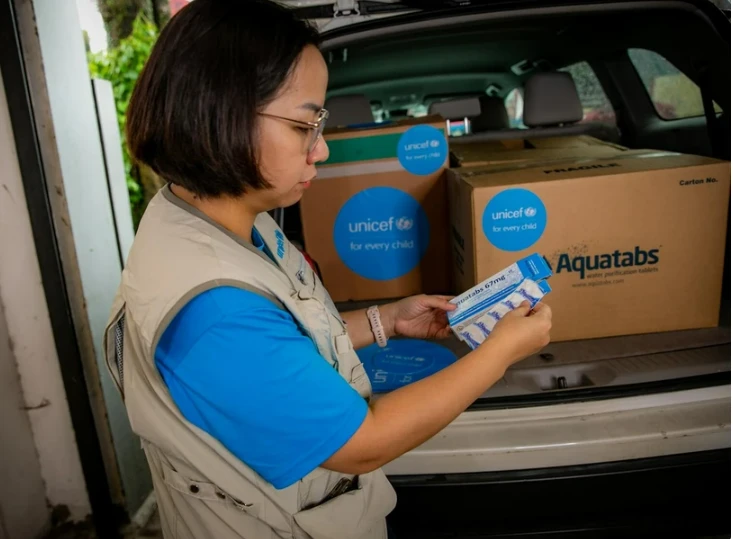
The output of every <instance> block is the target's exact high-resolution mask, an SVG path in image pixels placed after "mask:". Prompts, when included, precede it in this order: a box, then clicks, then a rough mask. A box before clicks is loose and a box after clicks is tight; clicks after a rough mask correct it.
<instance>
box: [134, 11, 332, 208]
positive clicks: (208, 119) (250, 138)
mask: <svg viewBox="0 0 733 539" xmlns="http://www.w3.org/2000/svg"><path fill="white" fill-rule="evenodd" d="M308 45H314V46H318V45H319V35H318V31H317V30H316V29H314V28H313V27H312V26H310V25H309V24H308V23H306V22H305V21H302V20H299V19H297V18H296V17H295V15H294V14H293V13H292V11H290V10H289V9H287V8H285V7H283V6H280V5H278V4H275V3H274V2H271V1H268V0H193V1H192V2H191V3H190V4H188V5H187V6H185V7H184V8H183V9H181V11H179V12H178V13H177V14H176V15H174V16H173V17H172V18H171V20H170V21H169V22H168V24H167V25H166V26H165V27H164V28H163V31H162V32H161V34H160V36H159V38H158V40H157V41H156V43H155V45H154V46H153V50H152V52H151V55H150V58H149V59H148V60H147V62H146V64H145V67H144V68H143V70H142V72H141V73H140V77H139V78H138V80H137V82H136V84H135V88H134V90H133V92H132V97H131V98H130V103H129V106H128V109H127V124H126V131H127V144H128V148H129V150H130V154H131V155H132V157H133V159H135V160H136V161H137V162H140V163H143V164H145V165H147V166H148V167H150V168H151V169H152V170H153V171H155V172H156V173H157V174H158V175H159V176H160V177H161V178H162V179H163V180H165V181H167V182H171V183H174V184H177V185H180V186H181V187H183V188H185V189H187V190H189V191H191V192H193V193H195V194H197V195H199V196H202V197H218V196H222V195H231V196H240V195H242V194H243V193H244V192H245V191H247V190H249V189H262V188H266V187H269V183H268V182H267V180H266V179H265V178H264V177H263V176H262V174H261V172H260V169H259V166H258V163H257V155H258V149H257V137H256V126H257V115H258V112H260V111H262V109H263V108H264V107H265V106H267V104H268V103H270V102H271V101H272V100H273V99H275V98H276V97H277V94H278V91H279V90H280V89H281V87H282V86H283V83H284V82H285V81H286V80H287V78H288V76H289V75H290V73H291V72H292V70H293V68H294V66H295V65H296V63H297V60H298V58H299V57H300V55H301V53H302V52H303V49H304V48H305V47H306V46H308Z"/></svg>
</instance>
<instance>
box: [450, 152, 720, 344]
mask: <svg viewBox="0 0 733 539" xmlns="http://www.w3.org/2000/svg"><path fill="white" fill-rule="evenodd" d="M448 177H449V182H448V184H449V200H450V214H451V221H452V235H453V258H454V273H455V278H456V286H457V287H458V289H459V290H460V291H463V290H467V289H469V288H471V287H472V286H474V285H475V284H476V283H478V282H480V281H482V280H483V279H485V278H487V277H489V276H490V275H492V274H493V273H495V272H497V271H499V270H500V269H502V268H504V267H506V266H507V265H509V264H511V263H513V262H514V261H516V260H518V259H520V258H522V257H524V256H527V255H528V254H530V253H533V252H539V253H541V254H542V255H543V256H545V258H546V259H547V260H548V262H549V263H550V265H551V267H552V269H553V271H554V275H553V277H552V289H553V292H552V294H550V295H549V296H548V298H547V303H548V304H549V305H550V306H551V307H552V308H553V334H552V337H553V340H555V341H564V340H575V339H590V338H596V337H608V336H617V335H629V334H640V333H651V332H661V331H671V330H682V329H693V328H703V327H713V326H716V325H717V324H718V317H719V308H720V299H721V298H720V296H721V286H722V284H721V281H722V275H723V267H724V256H725V246H726V230H727V217H728V208H729V201H730V162H727V161H717V160H714V159H708V158H704V157H697V156H691V155H682V154H673V153H665V152H650V151H629V152H624V153H620V154H618V155H617V156H615V157H613V158H610V159H594V160H585V161H580V162H578V161H577V160H576V161H573V160H568V161H565V162H558V161H555V162H553V163H549V164H544V165H542V164H538V163H531V164H526V163H525V164H522V163H520V164H517V165H516V166H514V167H513V166H510V165H507V166H504V167H485V168H470V169H451V170H450V171H449V172H448Z"/></svg>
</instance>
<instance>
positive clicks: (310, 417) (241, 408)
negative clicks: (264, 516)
mask: <svg viewBox="0 0 733 539" xmlns="http://www.w3.org/2000/svg"><path fill="white" fill-rule="evenodd" d="M155 361H156V365H157V367H158V369H159V371H160V373H161V375H162V377H163V379H164V381H165V383H166V385H167V387H168V389H169V391H170V394H171V396H172V398H173V401H174V402H175V404H176V405H177V406H178V408H179V409H180V411H181V413H182V414H183V416H184V417H185V418H186V419H187V420H188V421H190V422H191V423H193V424H194V425H196V426H198V427H199V428H201V429H202V430H204V431H206V432H208V433H209V434H210V435H211V436H213V437H214V438H216V439H217V440H219V441H220V442H221V443H222V444H223V445H224V446H225V447H226V448H227V449H228V450H229V451H230V452H232V453H233V454H234V455H236V456H237V457H238V458H239V459H241V460H242V461H243V462H244V463H245V464H247V465H248V466H249V467H250V468H252V469H254V470H255V471H256V472H257V473H258V474H260V476H262V477H263V478H264V479H266V480H267V481H269V482H270V483H271V484H272V485H274V486H275V487H276V488H285V487H287V486H289V485H291V484H293V483H294V482H296V481H298V480H299V479H301V478H302V477H304V476H305V475H307V474H308V473H310V472H311V471H312V470H313V469H315V468H316V467H318V466H320V465H321V464H322V463H323V462H324V461H326V460H328V459H329V458H330V457H331V456H332V455H333V454H334V453H336V452H337V451H338V450H339V449H340V448H341V447H342V446H343V445H344V444H345V443H346V442H347V441H348V440H349V439H350V438H351V436H353V434H354V433H355V432H356V431H357V430H358V429H359V427H360V426H361V424H362V422H363V421H364V418H365V417H366V413H367V403H366V401H365V400H364V399H363V398H362V397H361V396H360V395H359V394H358V393H357V392H356V391H355V390H354V389H353V388H352V387H351V386H350V385H349V384H348V383H347V382H346V380H344V378H343V377H341V375H339V373H338V372H337V371H336V370H335V369H334V368H333V367H332V366H331V365H330V364H329V363H328V362H327V361H326V360H325V359H324V358H323V357H322V356H321V355H320V354H319V353H318V350H317V349H316V347H315V346H314V344H313V343H312V341H311V340H310V339H309V338H308V337H306V336H305V335H304V334H303V333H302V332H301V330H300V328H299V327H298V325H297V323H296V322H295V320H294V319H293V317H292V316H291V315H290V314H289V313H288V312H286V311H283V310H282V309H280V308H279V307H277V306H276V305H275V304H274V303H272V302H270V301H269V300H268V299H266V298H264V297H262V296H259V295H258V294H255V293H252V292H249V291H244V290H240V289H237V288H231V287H221V288H216V289H214V290H210V291H207V292H204V293H203V294H201V295H199V296H197V297H196V298H194V299H193V300H192V301H191V302H189V303H188V304H187V305H186V306H185V307H184V308H183V309H182V310H181V311H180V312H179V313H178V315H177V316H176V317H175V319H174V320H173V322H172V323H171V324H170V325H169V326H168V328H167V329H166V331H165V332H164V334H163V336H162V338H161V340H160V343H159V345H158V348H157V350H156V356H155Z"/></svg>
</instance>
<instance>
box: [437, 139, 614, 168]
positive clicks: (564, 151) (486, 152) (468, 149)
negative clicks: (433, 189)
mask: <svg viewBox="0 0 733 539" xmlns="http://www.w3.org/2000/svg"><path fill="white" fill-rule="evenodd" d="M523 142H524V144H525V147H524V148H508V147H502V146H501V144H497V143H496V142H495V141H489V142H470V141H465V142H462V141H460V140H458V141H456V142H453V143H452V144H451V153H452V154H453V155H454V156H455V158H456V161H457V162H458V163H459V164H460V166H464V167H474V166H485V165H493V164H501V163H510V162H519V161H542V162H544V161H548V160H553V159H574V158H581V157H613V156H614V155H617V154H618V153H620V152H624V151H627V148H625V147H623V146H619V145H616V144H612V143H606V142H604V141H601V140H599V139H596V138H593V137H588V136H580V137H552V138H546V139H527V140H525V141H523Z"/></svg>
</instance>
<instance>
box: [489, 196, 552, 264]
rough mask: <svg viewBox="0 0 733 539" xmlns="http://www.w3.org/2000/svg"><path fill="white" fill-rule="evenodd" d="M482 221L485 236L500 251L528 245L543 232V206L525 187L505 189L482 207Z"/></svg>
mask: <svg viewBox="0 0 733 539" xmlns="http://www.w3.org/2000/svg"><path fill="white" fill-rule="evenodd" d="M482 224H483V229H484V234H485V235H486V239H488V240H489V242H490V243H491V244H492V245H493V246H494V247H496V248H497V249H501V250H502V251H514V252H516V251H522V250H524V249H528V248H530V247H532V246H533V245H534V244H535V243H537V241H539V239H540V238H541V237H542V235H543V234H544V232H545V227H546V226H547V208H545V205H544V203H543V202H542V200H541V199H540V197H538V196H537V195H536V194H534V193H533V192H532V191H530V190H528V189H506V190H504V191H502V192H500V193H498V194H497V195H496V196H494V197H493V198H492V199H491V200H490V201H489V203H488V204H487V205H486V208H484V214H483V218H482Z"/></svg>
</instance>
